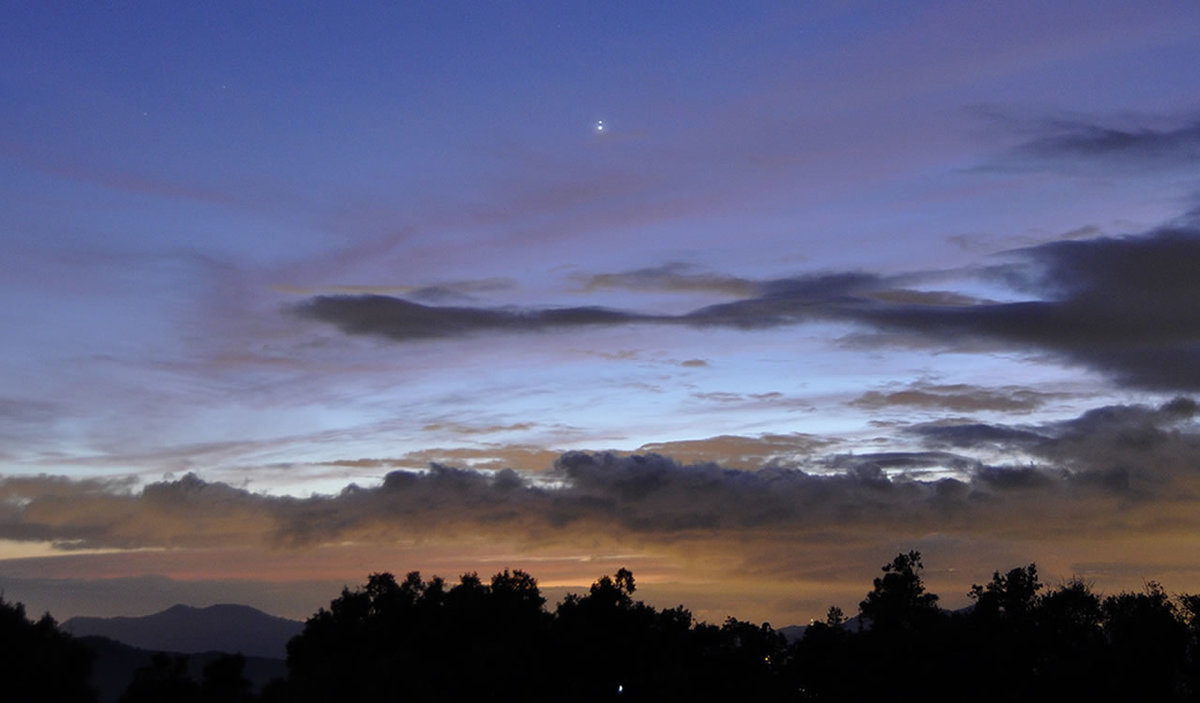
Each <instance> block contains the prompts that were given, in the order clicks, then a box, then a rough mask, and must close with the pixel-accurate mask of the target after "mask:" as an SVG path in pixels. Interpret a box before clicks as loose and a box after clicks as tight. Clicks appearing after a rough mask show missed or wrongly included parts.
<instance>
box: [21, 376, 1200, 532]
mask: <svg viewBox="0 0 1200 703" xmlns="http://www.w3.org/2000/svg"><path fill="white" fill-rule="evenodd" d="M1197 412H1198V410H1197V405H1196V403H1195V402H1194V401H1192V400H1189V399H1177V400H1175V401H1172V402H1171V403H1168V404H1166V405H1163V406H1161V407H1158V408H1149V407H1144V406H1110V407H1104V408H1098V409H1096V410H1093V411H1090V412H1088V413H1085V414H1084V415H1081V416H1079V417H1077V418H1074V419H1071V420H1068V421H1064V422H1057V423H1048V424H1043V425H1037V426H1029V427H1010V426H1004V425H995V426H991V425H979V424H962V425H931V426H919V427H915V428H913V429H911V433H912V434H913V436H914V437H917V438H919V439H920V440H922V441H923V442H925V443H926V444H927V445H928V449H927V450H923V451H917V452H907V453H905V452H889V453H880V454H859V455H849V454H840V455H828V456H824V457H814V458H813V461H812V462H811V463H813V464H814V465H822V466H824V467H826V468H827V469H834V470H836V473H832V474H813V473H808V472H805V471H801V470H798V469H789V468H784V467H781V466H770V465H768V466H765V467H763V468H760V469H758V470H751V471H744V470H735V469H728V468H724V467H722V466H719V465H717V464H713V463H693V464H684V463H681V462H679V461H677V460H675V459H673V458H671V457H667V456H662V455H658V454H645V455H634V456H618V455H616V454H611V453H599V454H595V453H583V452H571V453H567V454H564V455H562V456H560V457H559V459H558V460H557V461H556V463H555V467H554V469H553V471H551V472H550V473H549V474H543V475H541V476H537V477H534V476H529V475H525V474H522V473H519V472H516V471H513V470H510V469H505V470H501V471H495V472H478V471H471V470H465V469H456V468H451V467H447V466H442V465H433V466H432V467H431V468H430V469H429V470H428V471H426V472H408V471H393V472H391V473H389V474H388V475H387V476H386V478H385V479H384V481H383V483H382V484H381V485H380V486H378V487H373V488H358V487H354V486H351V487H349V488H347V489H345V490H344V491H343V492H342V493H340V494H338V495H336V496H314V497H310V498H291V497H272V496H267V495H262V494H257V493H253V492H250V491H247V490H243V489H239V488H234V487H231V486H228V485H225V484H222V483H214V482H207V481H204V480H202V479H200V478H198V477H196V476H194V475H191V474H189V475H187V476H185V477H184V478H182V479H179V480H176V481H167V482H161V483H155V484H151V485H149V486H147V487H145V489H144V490H142V491H141V492H140V493H135V492H132V491H130V490H129V489H128V486H127V485H122V484H110V483H104V482H96V481H69V480H67V479H62V478H53V477H35V478H8V479H4V480H3V481H0V538H7V539H18V540H57V541H59V542H61V543H63V544H64V545H67V546H72V547H118V548H139V547H192V548H208V547H222V546H231V545H247V546H255V545H257V546H263V547H273V548H281V547H300V546H312V545H318V544H339V543H377V544H387V543H394V542H396V541H397V540H411V539H454V538H458V537H468V536H469V537H471V538H479V537H485V538H489V539H500V540H514V539H515V540H519V541H525V542H527V543H539V542H542V543H551V544H564V543H569V542H571V541H572V540H575V541H577V540H578V539H580V538H584V539H585V540H591V539H596V538H597V537H599V536H601V535H602V536H604V537H605V538H606V539H612V540H617V541H620V540H634V541H637V540H641V539H650V540H653V541H654V542H655V543H656V544H669V543H673V542H680V541H683V542H687V541H691V540H707V541H709V542H714V543H723V542H725V541H730V543H742V544H744V543H745V542H746V541H747V540H749V541H751V542H754V541H756V540H766V541H773V540H779V539H806V540H818V541H819V540H822V539H825V537H822V535H826V536H828V535H829V534H831V533H830V532H829V531H830V530H831V529H835V528H836V532H837V533H838V539H847V540H854V539H879V538H881V536H885V535H886V536H889V539H891V538H895V536H899V535H906V534H907V535H921V534H926V533H929V532H931V531H950V532H953V533H954V534H960V535H970V534H980V535H983V534H986V535H996V534H1009V535H1014V536H1023V537H1026V538H1033V537H1036V536H1038V535H1042V534H1044V533H1047V531H1051V532H1052V531H1055V530H1068V531H1069V530H1077V531H1081V532H1086V533H1087V534H1089V535H1092V536H1097V535H1100V536H1102V535H1104V534H1109V533H1113V534H1115V532H1113V531H1121V530H1130V529H1140V530H1151V531H1152V530H1162V529H1184V530H1195V529H1200V517H1198V515H1200V513H1198V512H1197V511H1196V507H1197V503H1198V502H1200V468H1198V467H1200V431H1198V430H1197V428H1196V425H1195V423H1194V420H1193V419H1194V417H1195V416H1196V415H1197ZM981 450H986V452H993V451H995V450H1002V451H1008V452H1013V453H1014V454H1020V455H1021V457H1023V458H1022V459H1021V460H1019V461H1014V462H1013V463H1010V464H994V463H993V464H989V463H986V462H985V461H983V460H981V459H980V458H978V456H980V455H981V454H980V451H981ZM933 468H936V469H940V470H942V471H943V473H944V472H945V471H955V472H957V475H958V478H940V479H936V480H921V479H920V476H921V475H922V474H923V473H924V472H925V471H926V470H928V469H933Z"/></svg>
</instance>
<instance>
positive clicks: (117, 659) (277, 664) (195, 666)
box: [79, 618, 287, 703]
mask: <svg viewBox="0 0 1200 703" xmlns="http://www.w3.org/2000/svg"><path fill="white" fill-rule="evenodd" d="M96 619H102V618H96ZM79 642H80V644H82V645H83V646H84V647H87V648H88V649H89V650H90V651H91V652H92V653H93V655H94V657H95V658H94V659H93V660H92V675H91V678H90V680H89V683H91V685H92V686H93V687H94V688H95V689H96V691H97V694H98V695H97V699H96V703H116V701H117V699H119V698H120V697H121V694H122V693H124V692H125V689H126V688H127V687H128V686H129V682H130V681H131V680H132V679H133V673H134V672H135V671H137V670H138V669H140V668H142V667H144V666H146V665H148V664H149V663H150V659H151V657H153V656H154V654H155V652H152V651H149V650H146V649H139V648H137V647H131V646H129V645H127V644H122V643H121V642H117V641H115V640H111V639H108V638H107V637H100V636H97V635H88V636H84V637H80V638H79ZM222 654H223V653H222V652H201V653H192V654H189V655H188V672H189V673H190V674H191V676H192V677H193V678H194V679H199V678H200V677H201V672H202V671H203V670H204V667H205V666H206V665H208V664H209V663H210V662H212V661H214V660H216V659H217V658H219V657H221V656H222ZM242 674H243V675H244V676H245V677H246V678H247V679H249V681H250V683H251V685H252V687H253V689H254V690H256V691H257V690H260V689H262V687H263V686H265V685H266V684H267V683H268V682H270V681H271V680H272V679H278V678H283V677H284V676H286V675H287V665H286V664H285V663H284V660H283V659H282V658H281V657H275V658H268V657H257V656H247V657H246V668H245V669H244V670H243V671H242Z"/></svg>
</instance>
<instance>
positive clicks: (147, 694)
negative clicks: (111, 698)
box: [120, 653, 201, 703]
mask: <svg viewBox="0 0 1200 703" xmlns="http://www.w3.org/2000/svg"><path fill="white" fill-rule="evenodd" d="M200 700H201V699H200V687H199V686H198V685H196V682H195V681H194V680H193V679H192V677H191V675H190V674H189V673H188V658H187V657H186V656H185V655H182V654H179V655H175V656H172V655H170V654H164V653H158V654H155V655H154V656H153V657H152V658H151V660H150V663H149V664H147V665H146V666H144V667H142V668H140V669H138V670H137V671H135V672H134V674H133V681H131V682H130V683H129V688H127V689H125V693H124V695H122V696H121V699H120V703H199V701H200Z"/></svg>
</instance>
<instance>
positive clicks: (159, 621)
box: [62, 604, 304, 659]
mask: <svg viewBox="0 0 1200 703" xmlns="http://www.w3.org/2000/svg"><path fill="white" fill-rule="evenodd" d="M62 629H63V630H64V631H66V632H68V633H70V634H72V635H75V636H76V637H85V636H88V635H96V636H99V637H107V638H109V639H112V640H116V641H118V642H123V643H124V644H127V645H130V646H132V647H137V648H140V649H146V650H152V651H163V652H181V653H185V654H189V653H198V652H228V653H230V654H234V653H238V652H240V653H242V654H244V655H246V656H247V657H268V658H272V659H283V658H284V657H285V656H286V655H287V649H286V648H287V642H288V640H290V639H291V638H292V637H295V636H296V635H298V634H300V631H301V630H302V629H304V623H302V622H299V621H296V620H288V619H286V618H280V617H276V616H274V615H268V614H267V613H264V612H262V611H261V610H258V609H256V608H251V607H250V606H248V605H228V604H226V605H212V606H209V607H207V608H193V607H190V606H186V605H174V606H171V607H170V608H167V609H166V610H164V611H162V612H160V613H155V614H153V615H146V616H142V617H114V618H93V617H74V618H71V619H70V620H67V621H66V622H64V623H63V624H62Z"/></svg>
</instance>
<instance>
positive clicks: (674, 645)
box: [0, 552, 1200, 703]
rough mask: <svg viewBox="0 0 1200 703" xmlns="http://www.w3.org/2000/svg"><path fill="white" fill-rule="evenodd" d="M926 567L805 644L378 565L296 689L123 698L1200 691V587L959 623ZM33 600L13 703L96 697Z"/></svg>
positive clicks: (4, 667) (12, 672)
mask: <svg viewBox="0 0 1200 703" xmlns="http://www.w3.org/2000/svg"><path fill="white" fill-rule="evenodd" d="M922 569H923V565H922V562H921V555H920V554H919V553H918V552H908V553H906V554H899V555H897V556H896V558H895V559H893V560H892V561H891V562H890V563H888V564H886V565H884V567H883V573H882V575H881V576H879V577H878V578H876V579H875V580H874V583H873V587H872V589H871V590H870V591H869V592H868V593H867V595H866V598H865V599H864V600H863V601H862V602H861V603H860V604H859V612H858V617H857V618H854V619H851V620H847V618H846V617H845V616H844V614H843V613H842V611H841V610H840V609H838V608H836V607H834V608H830V610H829V614H828V616H827V618H826V620H825V621H824V622H817V623H814V624H812V625H810V626H809V627H808V629H807V630H806V632H805V634H804V636H803V638H801V639H800V640H799V641H797V642H795V643H793V644H788V643H787V642H786V641H785V639H784V638H783V636H782V635H780V634H779V633H778V632H776V631H775V630H774V629H772V628H771V626H770V625H768V624H765V623H764V624H762V625H754V624H751V623H748V622H743V621H739V620H736V619H734V618H729V619H728V620H726V621H725V623H724V624H722V625H719V626H718V625H711V624H707V623H702V622H697V621H696V620H695V619H694V618H693V617H692V615H691V613H690V612H688V611H687V610H685V609H684V608H683V607H682V606H681V607H677V608H668V609H663V610H659V609H656V608H654V607H652V606H649V605H646V604H645V603H643V602H641V601H638V600H635V599H634V593H635V591H636V586H635V583H634V578H633V574H632V573H630V572H629V571H627V570H624V569H622V570H620V571H618V572H617V573H616V574H615V575H613V576H604V577H602V578H601V579H599V580H598V581H596V582H595V583H594V584H592V586H591V588H590V590H589V591H588V592H587V593H586V594H581V595H580V594H573V595H569V596H568V597H567V598H566V599H564V600H563V601H562V602H561V603H560V604H559V605H558V606H557V607H556V608H555V609H554V610H553V611H549V610H547V609H546V607H545V600H544V598H543V597H542V595H541V592H540V590H539V589H538V586H537V582H536V580H535V579H534V578H533V577H532V576H530V575H529V574H527V573H525V572H522V571H511V572H510V571H507V570H506V571H504V572H501V573H499V574H496V575H495V576H493V577H492V578H491V580H490V581H488V582H485V581H483V580H481V579H480V578H479V577H478V576H476V575H475V574H467V575H464V576H463V577H461V579H460V580H459V582H458V583H456V584H454V585H453V586H451V585H449V584H447V583H446V582H445V581H443V580H442V579H440V578H437V577H435V578H433V579H430V580H428V581H425V580H422V578H421V576H420V574H419V573H417V572H413V573H410V574H408V575H407V576H406V577H405V578H404V579H403V580H397V579H396V578H395V577H393V576H392V575H391V574H387V573H383V574H373V575H371V576H370V577H369V578H368V580H367V583H366V584H365V586H363V587H361V588H358V589H355V590H350V589H345V590H343V592H342V594H341V595H340V596H339V597H338V598H336V599H335V600H333V601H332V602H331V603H330V606H329V608H328V609H324V608H323V609H321V610H320V611H318V612H317V613H316V614H315V615H313V616H312V617H311V618H309V619H308V621H307V623H306V624H305V628H304V630H303V632H302V633H301V634H300V635H298V636H297V637H295V638H294V639H293V640H292V641H291V642H289V644H288V648H287V667H288V675H287V677H286V679H282V680H277V681H275V682H273V683H271V684H269V685H268V686H267V687H266V688H265V689H264V690H262V691H261V692H259V693H258V694H257V695H254V694H252V693H251V691H250V686H249V683H248V682H247V681H245V679H244V678H243V677H242V676H241V670H240V664H241V662H242V660H241V659H240V658H239V657H237V656H230V657H226V658H224V659H222V660H219V661H218V662H214V664H213V665H212V667H211V668H210V669H208V670H206V671H205V672H204V676H203V678H202V680H201V681H199V682H197V681H193V680H192V679H191V678H190V677H189V676H188V674H187V669H186V666H185V662H183V661H182V660H180V659H178V658H171V657H167V656H160V657H158V658H156V659H155V660H154V661H153V662H152V663H151V664H150V665H149V666H147V667H145V668H144V669H142V670H140V671H139V672H138V673H137V675H136V676H135V678H134V681H133V682H132V683H131V685H130V687H129V689H128V690H127V691H126V692H125V695H124V697H123V698H122V700H123V701H127V702H128V703H136V702H137V701H163V702H171V701H187V702H189V703H209V702H216V701H222V702H224V701H230V702H236V703H247V702H250V701H258V702H261V703H273V702H278V701H288V702H297V703H306V702H308V701H347V702H350V701H371V702H372V703H375V702H383V701H409V700H422V699H426V700H429V699H433V698H434V697H437V698H442V699H445V700H461V699H463V698H465V697H469V696H486V697H488V698H489V699H492V700H499V701H507V700H514V701H515V700H519V701H531V702H536V701H551V700H553V701H562V700H570V701H600V700H617V701H620V700H629V701H642V700H645V701H650V700H654V701H677V700H678V701H713V700H721V701H738V700H783V701H863V700H877V699H878V700H913V701H916V700H920V701H942V700H946V701H949V700H954V701H961V700H974V701H1017V700H1021V701H1024V700H1029V699H1035V700H1044V699H1048V698H1053V697H1061V698H1063V699H1079V698H1083V697H1090V698H1093V699H1097V700H1106V701H1109V700H1113V701H1121V700H1128V701H1134V700H1137V701H1145V700H1154V701H1183V700H1200V595H1180V596H1176V597H1171V596H1169V595H1168V594H1167V593H1165V592H1164V591H1163V589H1162V588H1161V587H1160V586H1158V585H1157V584H1154V583H1151V584H1148V585H1147V586H1146V588H1145V589H1144V590H1143V591H1141V592H1136V593H1129V592H1127V593H1121V594H1118V595H1114V596H1108V597H1103V598H1102V597H1101V596H1099V595H1097V594H1095V593H1093V592H1092V590H1091V588H1090V587H1089V586H1088V585H1087V584H1086V583H1084V582H1081V581H1071V582H1068V583H1066V584H1063V585H1059V586H1056V587H1054V588H1045V587H1044V586H1043V585H1042V584H1041V583H1040V582H1039V580H1038V574H1037V569H1036V567H1035V566H1034V565H1032V564H1030V565H1029V566H1024V567H1019V568H1016V569H1012V570H1010V571H1008V572H1007V573H1004V574H1001V573H999V572H997V573H995V574H994V575H993V577H992V580H991V581H990V582H988V583H987V584H984V585H976V586H974V587H972V589H971V591H970V593H969V596H970V597H971V600H972V604H971V606H970V607H968V608H966V609H963V610H960V611H953V612H952V611H947V610H944V609H942V608H940V607H939V606H938V597H937V595H935V594H933V593H929V592H928V591H927V590H926V588H925V585H924V582H923V580H922V577H921V571H922ZM18 609H19V606H16V607H14V606H11V605H7V604H3V603H2V602H0V625H2V626H3V628H4V629H3V632H0V643H3V644H2V645H0V646H3V650H0V677H2V678H0V680H3V681H5V682H6V684H7V683H8V682H20V684H21V685H22V686H24V685H28V686H30V687H31V688H29V689H28V690H29V691H31V692H33V691H37V686H38V685H44V686H51V685H53V686H55V687H56V688H54V689H53V691H54V692H53V693H51V694H49V695H47V694H46V692H47V691H49V690H50V689H47V688H42V689H41V695H32V694H31V695H30V696H29V697H27V698H20V697H16V698H13V697H11V694H12V693H13V692H14V691H20V690H25V689H20V688H17V689H14V688H11V687H8V686H7V685H6V691H5V693H6V694H9V695H6V696H5V697H4V698H5V700H14V701H17V700H59V701H76V700H78V701H85V700H91V699H90V698H89V697H88V696H89V693H90V692H88V691H87V690H86V686H84V687H82V688H81V686H80V685H79V681H85V680H86V657H84V658H83V660H82V662H83V663H82V664H81V659H80V650H79V645H78V643H77V642H74V641H73V640H72V639H71V638H70V637H68V636H67V635H65V634H62V633H61V632H59V631H58V630H57V629H56V628H55V627H54V624H53V621H52V620H50V619H49V618H48V617H47V618H43V619H42V620H40V621H38V622H37V623H33V622H30V621H28V620H27V619H26V618H25V617H24V612H23V609H21V610H19V611H18ZM14 615H19V617H14ZM14 628H15V629H14ZM17 630H21V632H22V633H23V634H21V635H20V636H19V637H18V636H15V635H14V636H10V633H14V632H16V631H17ZM25 640H28V641H30V642H38V643H40V644H37V645H36V646H34V645H29V646H24V645H21V644H20V642H24V641H25ZM19 641H20V642H19ZM10 656H14V657H16V658H15V659H11V660H10V658H9V657H10ZM81 672H82V676H83V678H82V679H81V678H79V677H80V676H81ZM22 676H24V678H21V677H22ZM39 682H40V684H39ZM72 682H73V683H72Z"/></svg>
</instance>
